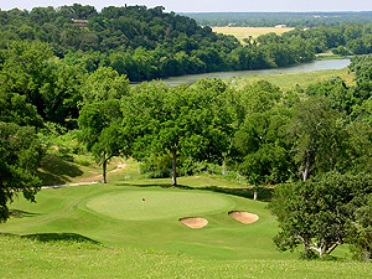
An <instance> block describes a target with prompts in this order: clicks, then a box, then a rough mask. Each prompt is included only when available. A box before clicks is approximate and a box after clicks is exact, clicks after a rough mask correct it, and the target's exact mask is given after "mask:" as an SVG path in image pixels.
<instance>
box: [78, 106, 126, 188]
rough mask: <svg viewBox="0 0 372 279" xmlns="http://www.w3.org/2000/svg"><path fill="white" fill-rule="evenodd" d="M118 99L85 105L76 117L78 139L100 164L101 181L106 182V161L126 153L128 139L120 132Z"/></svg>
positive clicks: (120, 117)
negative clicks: (79, 135) (79, 136)
mask: <svg viewBox="0 0 372 279" xmlns="http://www.w3.org/2000/svg"><path fill="white" fill-rule="evenodd" d="M121 119H122V116H121V113H120V101H119V100H117V99H110V100H107V101H102V102H96V103H92V104H87V105H85V106H84V107H83V108H82V110H81V111H80V116H79V119H78V124H79V128H80V129H81V138H80V140H81V141H82V142H84V143H86V145H87V149H88V151H91V152H92V154H93V156H94V158H95V160H96V161H97V162H98V163H100V164H102V181H103V183H107V163H108V161H109V160H110V159H111V158H112V157H114V156H121V155H124V154H125V155H127V154H128V153H129V152H128V150H129V147H128V141H126V138H125V136H124V135H123V133H122V129H121V127H120V123H121Z"/></svg>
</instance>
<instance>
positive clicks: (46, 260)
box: [0, 236, 370, 279]
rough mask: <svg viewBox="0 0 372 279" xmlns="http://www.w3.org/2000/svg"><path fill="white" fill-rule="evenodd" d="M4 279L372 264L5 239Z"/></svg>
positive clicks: (311, 270) (327, 270)
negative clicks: (207, 256)
mask: <svg viewBox="0 0 372 279" xmlns="http://www.w3.org/2000/svg"><path fill="white" fill-rule="evenodd" d="M0 239H1V241H0V249H1V251H2V257H1V258H0V277H1V278H18V279H22V278H309V279H310V278H368V276H369V275H370V273H369V272H370V265H369V264H361V263H355V262H344V263H342V262H320V261H300V260H270V259H267V260H245V259H243V260H237V261H218V260H199V259H194V258H190V257H187V256H184V255H175V254H167V253H162V252H160V251H154V250H139V249H136V248H107V247H102V246H98V245H94V244H90V243H71V242H66V241H60V242H36V241H34V240H30V239H19V238H14V237H8V236H2V237H1V238H0Z"/></svg>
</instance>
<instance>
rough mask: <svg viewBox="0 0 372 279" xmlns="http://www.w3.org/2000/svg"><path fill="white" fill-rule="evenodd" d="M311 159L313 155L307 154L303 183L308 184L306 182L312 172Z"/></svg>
mask: <svg viewBox="0 0 372 279" xmlns="http://www.w3.org/2000/svg"><path fill="white" fill-rule="evenodd" d="M310 157H311V154H310V153H307V154H306V162H305V167H304V170H303V171H302V180H303V182H306V180H307V179H308V178H309V172H310Z"/></svg>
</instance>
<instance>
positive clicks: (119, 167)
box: [41, 163, 127, 189]
mask: <svg viewBox="0 0 372 279" xmlns="http://www.w3.org/2000/svg"><path fill="white" fill-rule="evenodd" d="M126 166H127V164H125V163H120V164H118V165H116V168H115V169H113V170H111V171H108V172H107V173H115V172H119V171H121V170H123V169H125V168H126ZM86 179H87V180H93V181H82V182H75V183H65V184H60V185H52V186H42V187H41V189H58V188H65V187H76V186H87V185H94V184H99V183H101V181H99V180H100V179H102V175H95V176H92V177H87V178H86Z"/></svg>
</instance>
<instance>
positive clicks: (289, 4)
mask: <svg viewBox="0 0 372 279" xmlns="http://www.w3.org/2000/svg"><path fill="white" fill-rule="evenodd" d="M74 3H79V4H81V5H91V6H94V7H96V9H97V10H98V11H100V10H101V9H102V8H104V7H108V6H119V7H120V6H124V5H125V4H127V5H128V6H133V5H144V6H146V7H148V8H152V7H156V6H163V7H164V8H165V11H166V12H170V11H174V12H313V11H316V12H326V11H372V0H204V1H203V0H186V1H185V0H162V1H159V0H158V1H156V0H50V1H47V0H17V1H11V0H0V9H1V10H10V9H13V8H19V9H21V10H23V9H26V10H29V11H30V10H31V9H32V8H33V7H47V6H53V7H59V6H64V5H68V6H70V5H72V4H74Z"/></svg>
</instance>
